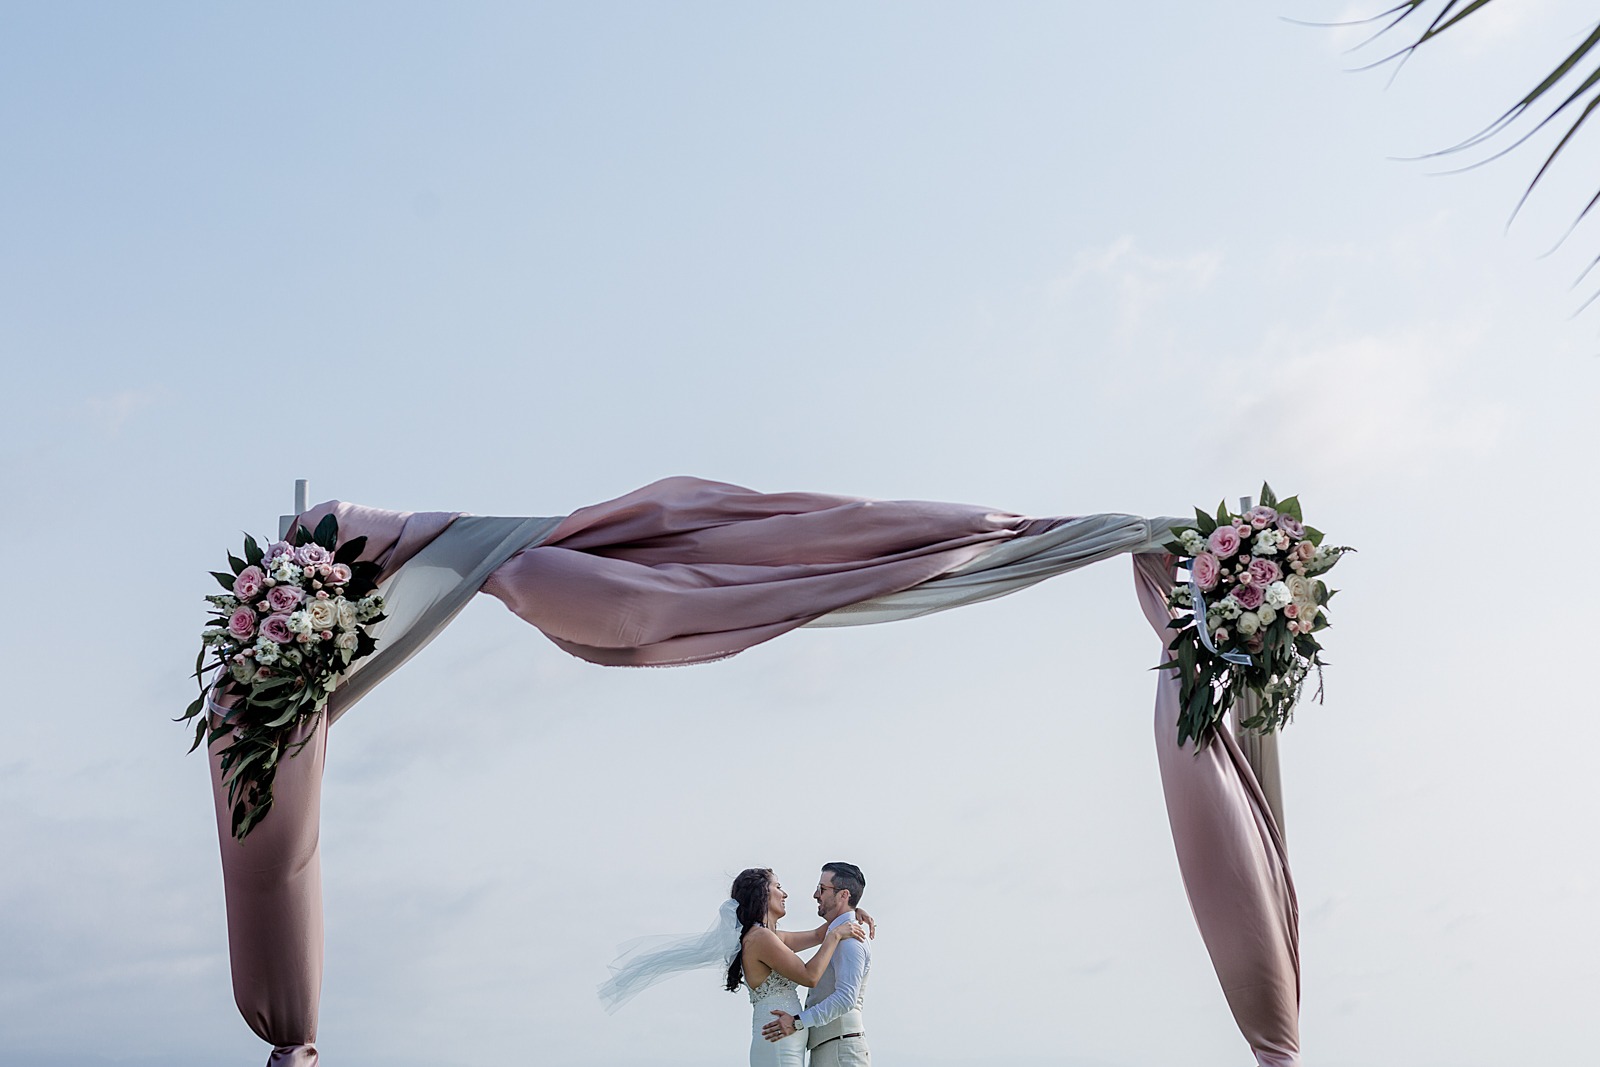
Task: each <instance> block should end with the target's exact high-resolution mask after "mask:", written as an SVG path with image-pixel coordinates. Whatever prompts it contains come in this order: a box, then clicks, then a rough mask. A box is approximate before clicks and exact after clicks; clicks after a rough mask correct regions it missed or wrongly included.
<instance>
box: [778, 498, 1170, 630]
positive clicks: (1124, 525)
mask: <svg viewBox="0 0 1600 1067" xmlns="http://www.w3.org/2000/svg"><path fill="white" fill-rule="evenodd" d="M1182 521H1183V520H1181V519H1173V518H1154V519H1146V518H1141V517H1139V516H1137V515H1118V514H1103V515H1084V516H1081V517H1079V518H1075V519H1067V520H1065V521H1063V522H1062V523H1061V524H1060V525H1059V526H1056V527H1054V528H1052V529H1049V530H1046V531H1045V532H1043V533H1039V534H1034V535H1032V536H1029V537H1020V538H1017V539H1016V540H1014V541H1005V542H1001V543H999V544H996V545H994V546H993V547H990V548H988V549H986V550H985V551H984V552H983V554H982V555H980V556H979V557H978V558H976V559H973V560H970V561H968V562H966V563H963V564H961V565H960V566H958V567H955V568H952V569H951V570H949V571H947V572H946V573H944V574H942V575H940V576H939V577H937V578H934V579H932V580H930V581H926V582H923V583H922V584H921V585H917V586H913V587H912V588H910V589H903V590H901V591H899V592H897V593H889V594H887V595H884V596H877V597H873V598H872V599H870V600H863V601H860V602H858V603H855V604H850V605H848V606H846V607H842V608H839V609H837V610H835V611H831V612H829V613H828V614H826V615H824V616H822V617H821V618H820V619H814V620H813V621H811V622H808V623H806V625H807V626H868V625H871V624H873V623H880V622H896V621H899V620H901V619H914V618H916V617H918V616H919V615H932V614H933V613H934V612H937V611H948V610H950V609H951V608H959V607H964V606H965V605H967V604H977V603H979V602H981V601H984V600H993V599H994V598H995V597H1002V596H1006V595H1008V594H1010V593H1015V592H1017V591H1018V590H1019V589H1026V588H1027V587H1028V586H1030V585H1036V584H1038V583H1039V582H1042V581H1044V580H1045V579H1046V578H1053V577H1055V576H1056V575H1058V574H1065V573H1066V572H1068V571H1074V570H1077V569H1078V568H1080V567H1087V566H1088V565H1089V564H1091V563H1098V562H1099V561H1100V560H1103V559H1110V558H1111V557H1112V556H1120V555H1122V554H1123V553H1125V552H1132V553H1139V552H1161V551H1164V549H1163V548H1162V547H1161V546H1162V545H1164V544H1165V543H1166V542H1167V541H1169V540H1170V539H1171V533H1170V531H1171V529H1172V527H1173V526H1176V525H1178V524H1180V523H1181V522H1182Z"/></svg>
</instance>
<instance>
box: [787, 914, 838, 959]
mask: <svg viewBox="0 0 1600 1067" xmlns="http://www.w3.org/2000/svg"><path fill="white" fill-rule="evenodd" d="M827 936H828V922H827V920H826V919H824V920H823V922H822V925H821V926H819V927H817V928H816V929H815V930H779V931H778V938H779V940H781V941H782V942H783V943H784V944H785V945H787V946H789V949H790V951H792V952H803V951H805V950H806V949H808V948H816V947H817V946H818V945H820V944H822V939H823V938H825V937H827Z"/></svg>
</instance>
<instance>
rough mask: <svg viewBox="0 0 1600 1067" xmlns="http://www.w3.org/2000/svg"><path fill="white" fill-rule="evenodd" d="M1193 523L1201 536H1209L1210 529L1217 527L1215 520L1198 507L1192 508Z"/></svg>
mask: <svg viewBox="0 0 1600 1067" xmlns="http://www.w3.org/2000/svg"><path fill="white" fill-rule="evenodd" d="M1194 525H1195V529H1197V530H1199V531H1200V536H1201V537H1210V536H1211V531H1213V530H1215V529H1216V528H1217V520H1216V519H1213V518H1212V517H1211V516H1210V515H1207V514H1206V513H1205V512H1203V511H1201V510H1200V509H1199V508H1195V509H1194Z"/></svg>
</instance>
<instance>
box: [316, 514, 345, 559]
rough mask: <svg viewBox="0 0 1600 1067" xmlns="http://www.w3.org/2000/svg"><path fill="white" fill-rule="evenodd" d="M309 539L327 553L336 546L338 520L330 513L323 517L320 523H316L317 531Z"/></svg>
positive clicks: (337, 540)
mask: <svg viewBox="0 0 1600 1067" xmlns="http://www.w3.org/2000/svg"><path fill="white" fill-rule="evenodd" d="M311 539H312V540H313V541H315V542H316V543H317V544H319V545H321V546H322V547H323V548H325V549H327V550H328V551H329V552H332V551H333V550H334V548H336V547H337V546H338V544H339V520H338V519H336V518H334V517H333V513H332V512H329V513H328V514H326V515H324V516H323V517H322V521H321V522H319V523H317V531H316V533H314V534H312V535H311Z"/></svg>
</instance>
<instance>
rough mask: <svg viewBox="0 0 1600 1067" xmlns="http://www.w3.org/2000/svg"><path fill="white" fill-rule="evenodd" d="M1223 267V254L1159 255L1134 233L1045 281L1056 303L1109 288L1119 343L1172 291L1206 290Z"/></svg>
mask: <svg viewBox="0 0 1600 1067" xmlns="http://www.w3.org/2000/svg"><path fill="white" fill-rule="evenodd" d="M1221 267H1222V253H1221V252H1218V251H1199V252H1192V253H1190V254H1188V255H1182V256H1157V255H1151V254H1149V253H1147V252H1142V251H1140V250H1139V248H1138V245H1137V243H1136V242H1135V241H1134V239H1133V238H1132V237H1126V236H1125V237H1119V238H1118V239H1117V240H1115V241H1113V242H1112V243H1111V244H1109V245H1106V246H1105V247H1104V248H1098V249H1087V250H1085V251H1083V252H1080V253H1078V255H1077V256H1076V257H1075V258H1074V260H1073V265H1072V269H1071V270H1069V271H1068V272H1067V273H1066V274H1063V275H1061V276H1060V277H1057V278H1053V279H1051V280H1050V282H1049V283H1047V285H1046V294H1047V296H1048V298H1049V302H1050V303H1051V304H1054V305H1060V304H1063V303H1066V302H1068V301H1070V300H1072V299H1073V298H1074V297H1076V296H1078V295H1079V294H1080V292H1081V291H1082V290H1084V289H1086V288H1102V289H1107V290H1109V291H1110V297H1111V304H1112V307H1113V308H1114V311H1115V334H1114V336H1115V337H1116V339H1117V340H1118V341H1119V342H1126V341H1128V340H1130V339H1131V338H1132V337H1133V336H1134V335H1135V334H1136V333H1137V332H1138V331H1139V329H1140V328H1141V327H1142V326H1144V325H1146V324H1148V322H1149V321H1151V320H1152V319H1154V318H1158V317H1160V316H1161V315H1162V314H1163V313H1165V312H1166V310H1167V309H1168V307H1169V306H1170V304H1171V301H1172V298H1173V296H1174V295H1175V294H1180V293H1181V294H1192V293H1199V292H1202V291H1204V290H1205V289H1206V288H1207V287H1208V286H1209V285H1210V284H1211V282H1212V280H1213V279H1215V278H1216V276H1217V273H1218V271H1219V270H1220V269H1221Z"/></svg>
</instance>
